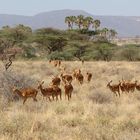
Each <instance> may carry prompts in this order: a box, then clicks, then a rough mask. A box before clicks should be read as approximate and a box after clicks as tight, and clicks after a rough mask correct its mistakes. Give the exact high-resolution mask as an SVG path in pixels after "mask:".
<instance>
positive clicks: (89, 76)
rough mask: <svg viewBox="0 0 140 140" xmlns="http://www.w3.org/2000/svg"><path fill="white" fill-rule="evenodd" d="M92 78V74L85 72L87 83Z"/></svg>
mask: <svg viewBox="0 0 140 140" xmlns="http://www.w3.org/2000/svg"><path fill="white" fill-rule="evenodd" d="M91 78H92V73H89V72H87V81H88V82H90V81H91Z"/></svg>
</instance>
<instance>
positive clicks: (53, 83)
mask: <svg viewBox="0 0 140 140" xmlns="http://www.w3.org/2000/svg"><path fill="white" fill-rule="evenodd" d="M60 82H61V79H60V78H59V77H55V78H53V79H52V85H57V86H59V85H60Z"/></svg>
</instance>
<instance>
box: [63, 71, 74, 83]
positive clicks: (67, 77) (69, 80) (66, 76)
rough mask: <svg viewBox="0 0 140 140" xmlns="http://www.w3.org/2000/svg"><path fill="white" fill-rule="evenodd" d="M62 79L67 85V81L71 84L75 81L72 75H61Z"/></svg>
mask: <svg viewBox="0 0 140 140" xmlns="http://www.w3.org/2000/svg"><path fill="white" fill-rule="evenodd" d="M61 78H62V80H63V82H64V83H65V82H66V81H67V82H69V83H71V82H72V80H73V78H72V76H71V75H63V73H62V74H61Z"/></svg>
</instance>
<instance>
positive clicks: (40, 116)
mask: <svg viewBox="0 0 140 140" xmlns="http://www.w3.org/2000/svg"><path fill="white" fill-rule="evenodd" d="M65 23H66V24H67V25H68V30H65V31H64V30H58V29H52V28H42V29H38V30H36V31H33V30H32V29H31V28H30V27H27V26H25V25H17V26H16V27H9V26H5V27H3V28H2V29H0V60H1V61H0V139H2V140H9V139H10V140H19V139H20V140H60V139H61V140H139V138H140V76H139V75H140V71H139V66H140V63H139V62H135V61H139V60H140V51H139V49H140V47H139V45H133V44H128V45H125V46H117V45H115V44H112V43H110V40H111V39H112V38H114V37H115V36H116V34H117V33H116V31H115V30H113V29H107V28H101V27H100V24H101V22H100V21H99V20H98V19H93V18H91V17H84V16H82V15H79V16H77V17H75V16H70V17H66V19H65ZM128 61H131V62H128ZM132 61H134V62H132Z"/></svg>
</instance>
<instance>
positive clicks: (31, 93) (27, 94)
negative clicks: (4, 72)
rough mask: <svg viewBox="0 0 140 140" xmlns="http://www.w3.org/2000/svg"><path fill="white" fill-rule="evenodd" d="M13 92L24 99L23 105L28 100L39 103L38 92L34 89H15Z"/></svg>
mask: <svg viewBox="0 0 140 140" xmlns="http://www.w3.org/2000/svg"><path fill="white" fill-rule="evenodd" d="M12 91H13V93H14V94H18V95H19V96H20V97H21V98H22V99H23V104H25V102H26V100H27V99H28V98H33V100H34V101H37V99H36V96H37V93H38V91H37V90H36V89H34V88H25V89H17V88H15V87H13V89H12Z"/></svg>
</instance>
